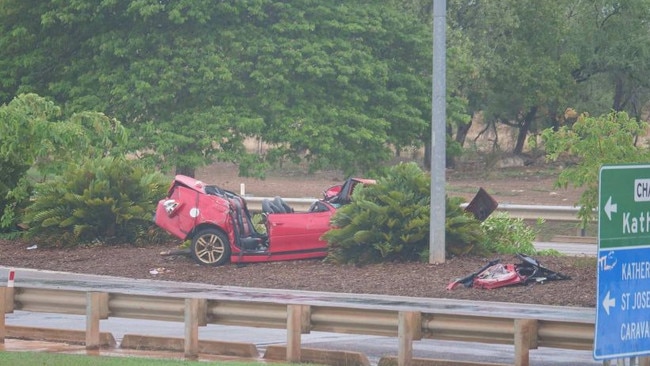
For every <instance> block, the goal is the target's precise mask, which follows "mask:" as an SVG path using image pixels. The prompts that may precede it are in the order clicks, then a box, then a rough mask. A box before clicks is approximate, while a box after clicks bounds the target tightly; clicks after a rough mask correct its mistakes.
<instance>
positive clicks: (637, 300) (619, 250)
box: [594, 164, 650, 360]
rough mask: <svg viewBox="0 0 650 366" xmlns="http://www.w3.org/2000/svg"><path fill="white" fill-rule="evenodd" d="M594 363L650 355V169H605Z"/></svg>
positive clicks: (601, 180) (601, 192)
mask: <svg viewBox="0 0 650 366" xmlns="http://www.w3.org/2000/svg"><path fill="white" fill-rule="evenodd" d="M598 196H599V197H598V281H597V285H598V288H597V292H596V293H597V294H596V334H595V336H594V359H597V360H602V359H610V358H624V357H633V356H641V355H648V354H650V165H641V164H639V165H631V164H630V165H604V166H603V167H601V169H600V177H599V194H598Z"/></svg>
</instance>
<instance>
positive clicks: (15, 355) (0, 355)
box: [0, 352, 283, 366]
mask: <svg viewBox="0 0 650 366" xmlns="http://www.w3.org/2000/svg"><path fill="white" fill-rule="evenodd" d="M190 362H194V361H188V360H171V359H160V358H144V357H114V356H87V355H68V354H60V353H48V352H0V365H12V366H34V365H43V366H149V365H156V366H180V365H185V366H187V364H188V363H190ZM210 364H213V365H214V364H218V365H228V366H260V365H262V364H263V363H262V362H255V361H251V362H243V361H212V362H210ZM274 364H275V365H280V366H281V365H283V364H282V363H274Z"/></svg>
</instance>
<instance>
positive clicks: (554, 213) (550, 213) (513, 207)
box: [244, 196, 580, 222]
mask: <svg viewBox="0 0 650 366" xmlns="http://www.w3.org/2000/svg"><path fill="white" fill-rule="evenodd" d="M244 199H245V200H246V204H247V205H248V208H249V209H250V210H251V211H261V210H262V201H264V200H265V199H270V200H273V197H254V196H244ZM282 199H283V200H284V201H285V202H286V203H287V204H288V205H289V206H291V207H292V208H293V209H294V210H295V211H298V212H304V211H307V210H309V207H310V206H311V204H312V203H314V202H315V201H317V199H316V198H284V197H283V198H282ZM461 206H462V207H464V206H467V204H466V203H464V204H463V205H461ZM579 209H580V207H577V206H545V205H518V204H510V203H500V204H499V206H498V207H497V211H505V212H508V213H510V214H511V215H512V216H513V217H517V218H522V219H524V220H537V219H544V220H549V221H569V222H579V221H580V219H579V218H578V210H579Z"/></svg>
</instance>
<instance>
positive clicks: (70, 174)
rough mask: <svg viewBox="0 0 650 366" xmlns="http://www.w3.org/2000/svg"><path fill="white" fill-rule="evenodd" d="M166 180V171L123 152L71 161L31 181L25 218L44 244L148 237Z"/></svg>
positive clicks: (148, 239) (33, 235) (125, 240)
mask: <svg viewBox="0 0 650 366" xmlns="http://www.w3.org/2000/svg"><path fill="white" fill-rule="evenodd" d="M168 184H169V180H168V179H167V178H166V177H163V176H162V175H160V174H158V173H148V172H147V170H146V169H144V168H143V167H142V166H141V165H140V164H139V163H138V162H136V161H129V160H126V159H122V158H112V157H106V158H102V159H89V160H87V161H85V162H84V163H83V164H80V165H77V164H70V165H68V168H67V169H66V170H64V171H63V172H62V174H61V175H60V176H56V177H55V178H54V179H51V180H48V181H46V182H44V183H40V184H38V185H37V186H36V189H35V194H34V197H33V203H32V204H30V205H29V206H28V207H27V210H26V214H25V217H24V223H25V224H27V225H28V226H29V235H30V236H31V237H32V238H33V240H36V241H38V242H39V243H40V244H41V245H44V246H45V245H57V246H74V245H78V244H84V243H91V242H94V243H125V242H126V243H128V242H130V243H138V242H140V241H142V240H145V241H146V242H148V243H150V242H152V241H153V240H152V238H151V237H149V235H150V234H151V232H152V231H154V230H153V228H152V226H153V221H152V218H153V217H152V215H153V213H154V212H155V205H156V203H157V201H158V199H160V197H163V196H164V194H165V191H166V189H167V188H168Z"/></svg>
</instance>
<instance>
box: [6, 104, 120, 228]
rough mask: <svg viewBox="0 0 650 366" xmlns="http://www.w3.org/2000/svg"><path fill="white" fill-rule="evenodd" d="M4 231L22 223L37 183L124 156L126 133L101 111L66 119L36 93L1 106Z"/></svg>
mask: <svg viewBox="0 0 650 366" xmlns="http://www.w3.org/2000/svg"><path fill="white" fill-rule="evenodd" d="M0 121H1V123H0V173H1V174H0V210H1V211H0V217H1V219H0V232H1V231H11V230H13V229H14V228H15V227H16V225H17V224H18V221H19V218H20V216H21V212H22V210H23V209H24V208H25V207H26V206H27V205H28V204H29V200H30V198H31V193H32V187H33V183H34V182H36V181H42V180H45V179H47V178H48V177H49V176H51V175H55V174H59V173H60V172H61V171H62V169H63V168H64V167H65V166H66V165H68V164H70V162H76V161H79V160H81V159H88V158H101V157H103V156H106V155H111V154H113V155H118V156H119V155H121V154H122V153H123V151H124V150H123V149H124V146H125V144H126V141H127V138H128V137H127V134H126V131H125V130H124V128H122V126H121V124H120V123H119V122H118V121H116V120H114V119H111V118H108V117H107V116H106V115H104V114H102V113H96V112H79V113H74V114H72V115H71V116H68V117H65V116H64V115H63V113H62V111H61V108H60V107H58V106H57V105H55V104H54V103H53V102H51V101H48V100H46V99H45V98H42V97H39V96H37V95H35V94H24V95H20V96H18V97H16V98H14V99H13V100H12V101H11V102H10V103H8V104H7V105H3V106H0Z"/></svg>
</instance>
